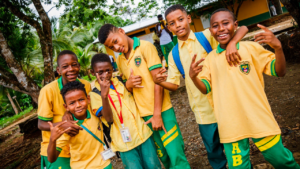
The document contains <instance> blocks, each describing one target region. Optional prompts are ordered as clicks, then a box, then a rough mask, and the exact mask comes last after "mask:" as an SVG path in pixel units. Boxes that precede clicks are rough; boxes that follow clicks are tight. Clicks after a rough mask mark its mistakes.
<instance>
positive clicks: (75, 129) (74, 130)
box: [60, 121, 82, 137]
mask: <svg viewBox="0 0 300 169" xmlns="http://www.w3.org/2000/svg"><path fill="white" fill-rule="evenodd" d="M77 122H78V121H67V122H65V123H63V124H62V125H60V128H62V129H64V130H66V129H69V130H67V131H66V133H67V134H68V135H70V136H71V137H74V136H76V135H77V134H78V133H79V130H82V128H81V127H80V126H78V125H76V123H77Z"/></svg>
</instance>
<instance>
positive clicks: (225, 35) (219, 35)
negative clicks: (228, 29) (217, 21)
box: [219, 34, 227, 37]
mask: <svg viewBox="0 0 300 169" xmlns="http://www.w3.org/2000/svg"><path fill="white" fill-rule="evenodd" d="M226 35H227V34H222V35H219V36H220V37H224V36H226Z"/></svg>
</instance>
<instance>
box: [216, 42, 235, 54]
mask: <svg viewBox="0 0 300 169" xmlns="http://www.w3.org/2000/svg"><path fill="white" fill-rule="evenodd" d="M236 48H237V50H239V49H240V42H239V43H237V44H236ZM225 50H226V49H223V48H221V46H220V44H219V45H218V47H217V54H220V53H222V52H224V51H225Z"/></svg>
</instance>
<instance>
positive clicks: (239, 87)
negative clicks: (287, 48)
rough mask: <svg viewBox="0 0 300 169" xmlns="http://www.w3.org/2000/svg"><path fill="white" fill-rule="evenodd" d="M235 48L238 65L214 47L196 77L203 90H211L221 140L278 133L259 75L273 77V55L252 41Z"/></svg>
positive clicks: (226, 140) (224, 141)
mask: <svg viewBox="0 0 300 169" xmlns="http://www.w3.org/2000/svg"><path fill="white" fill-rule="evenodd" d="M237 48H238V52H239V54H240V56H241V57H242V61H241V62H240V65H239V66H237V67H234V66H233V67H231V66H229V64H228V63H227V60H226V57H225V52H224V49H222V48H220V47H218V49H217V50H214V51H212V52H211V53H210V54H209V55H208V56H207V58H206V60H205V62H204V67H203V70H202V72H201V73H200V74H199V76H198V77H199V78H200V79H202V81H203V83H204V84H205V85H206V88H207V92H208V93H209V92H210V91H211V90H212V94H213V98H214V100H213V101H214V110H215V115H216V118H217V122H218V128H219V134H220V139H221V142H222V143H230V142H235V141H238V140H241V139H244V138H250V137H251V138H262V137H267V136H271V135H277V134H280V133H281V131H280V128H279V126H278V124H277V122H276V120H275V118H274V116H273V113H272V111H271V107H270V105H269V102H268V99H267V96H266V94H265V91H264V78H263V73H265V74H267V75H271V76H277V75H276V72H275V54H274V53H272V52H270V51H268V50H266V49H264V48H263V47H262V46H261V45H259V44H258V43H256V42H240V43H239V44H238V45H237Z"/></svg>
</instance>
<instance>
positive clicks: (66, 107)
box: [64, 103, 69, 111]
mask: <svg viewBox="0 0 300 169" xmlns="http://www.w3.org/2000/svg"><path fill="white" fill-rule="evenodd" d="M64 108H65V109H67V111H69V109H68V106H67V105H66V103H64Z"/></svg>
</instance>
